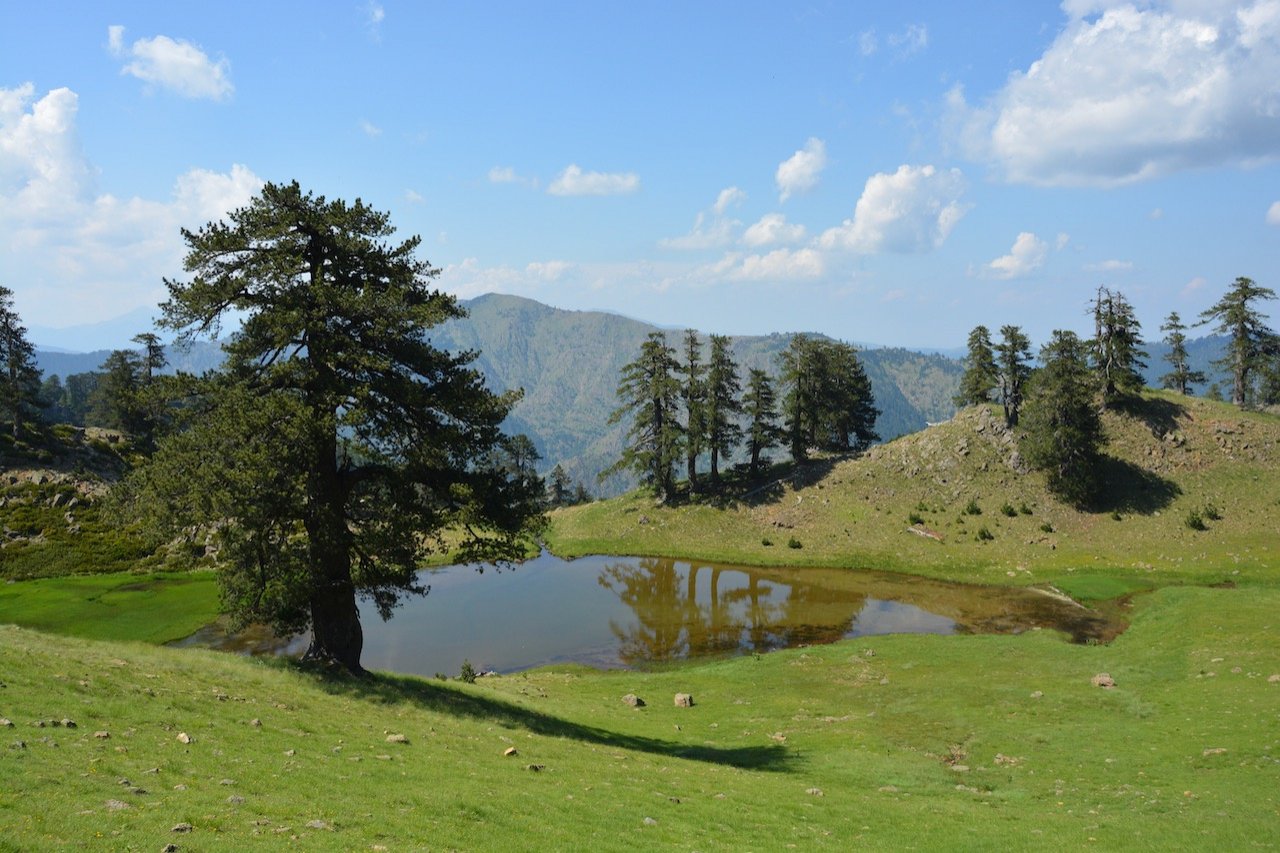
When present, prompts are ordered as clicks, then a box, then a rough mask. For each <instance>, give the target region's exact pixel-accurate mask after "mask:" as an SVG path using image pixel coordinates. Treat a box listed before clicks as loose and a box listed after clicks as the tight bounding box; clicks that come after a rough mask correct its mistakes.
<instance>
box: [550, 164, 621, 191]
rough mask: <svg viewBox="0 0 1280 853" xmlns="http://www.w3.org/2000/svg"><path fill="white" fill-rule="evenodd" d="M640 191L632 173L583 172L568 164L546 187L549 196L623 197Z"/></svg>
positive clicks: (578, 167)
mask: <svg viewBox="0 0 1280 853" xmlns="http://www.w3.org/2000/svg"><path fill="white" fill-rule="evenodd" d="M638 189H640V176H639V175H637V174H635V173H634V172H584V171H583V170H582V168H581V167H580V166H578V164H576V163H570V164H569V165H568V166H566V167H565V169H564V171H563V172H561V173H560V174H559V175H557V176H556V179H555V180H554V181H552V182H551V184H550V185H549V186H548V187H547V192H549V193H550V194H551V195H566V196H567V195H624V194H626V193H633V192H635V191H636V190H638Z"/></svg>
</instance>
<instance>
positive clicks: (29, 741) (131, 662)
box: [0, 588, 1280, 850]
mask: <svg viewBox="0 0 1280 853" xmlns="http://www.w3.org/2000/svg"><path fill="white" fill-rule="evenodd" d="M1278 612H1280V592H1278V591H1276V590H1269V589H1261V590H1238V589H1235V590H1233V589H1204V588H1172V589H1163V590H1158V591H1156V592H1154V593H1152V594H1151V595H1150V596H1146V597H1144V599H1143V604H1142V606H1141V607H1140V609H1139V613H1138V616H1137V618H1136V619H1135V621H1134V624H1133V626H1132V628H1131V629H1130V630H1129V631H1128V632H1127V633H1125V634H1124V635H1122V636H1121V637H1120V638H1119V639H1118V640H1117V641H1116V642H1115V643H1113V644H1112V645H1110V646H1103V647H1090V646H1075V645H1070V644H1067V643H1065V642H1063V641H1062V640H1061V639H1060V638H1059V637H1057V636H1056V635H1053V634H1051V633H1049V632H1031V633H1028V634H1025V635H1022V636H1018V637H1009V636H969V637H965V636H957V637H936V636H895V637H877V638H861V639H857V640H851V641H846V642H843V643H839V644H836V645H832V646H824V647H815V648H809V649H803V650H794V651H789V652H778V653H771V654H768V655H764V656H761V657H742V658H737V659H733V660H729V661H721V662H716V663H710V664H701V665H692V666H687V667H683V668H679V669H676V670H670V671H661V672H654V673H646V674H638V673H630V672H594V671H590V670H586V669H583V668H578V667H574V668H560V669H549V670H542V671H535V672H531V673H526V674H522V675H514V676H504V677H500V678H482V679H479V680H478V681H477V683H476V684H474V685H465V684H461V683H458V682H456V681H450V682H448V683H443V682H439V681H429V680H422V679H417V678H410V677H398V676H387V675H381V676H377V677H375V678H373V679H369V680H354V679H349V678H344V677H331V676H326V675H324V674H322V673H316V672H312V671H308V670H303V669H298V668H297V667H295V666H293V665H287V664H284V663H281V662H278V661H258V660H252V659H246V658H239V657H235V656H231V655H219V654H214V653H209V652H201V651H196V650H172V649H160V648H153V647H147V646H141V645H130V644H119V643H98V642H90V641H85V640H78V639H71V638H65V637H54V636H49V635H43V634H38V633H33V632H28V631H25V630H20V629H16V628H0V683H2V685H3V686H0V716H4V717H7V718H9V719H10V720H12V721H13V722H14V723H15V724H16V727H15V728H13V729H0V740H2V743H0V771H2V772H3V773H4V779H5V784H4V785H3V786H0V838H3V839H4V840H5V844H6V845H9V846H11V847H12V848H14V849H22V850H43V849H56V848H64V847H72V846H77V847H81V846H82V847H84V848H86V849H91V850H95V849H96V850H121V849H160V848H161V847H163V846H164V845H165V844H166V843H169V842H174V843H177V844H179V845H180V847H181V848H182V849H193V850H195V849H202V850H244V849H277V848H279V847H280V846H281V844H282V843H288V842H290V841H293V840H294V839H295V838H296V839H297V841H298V843H300V844H302V845H304V846H305V847H306V848H307V849H326V850H330V849H331V850H344V849H371V848H373V847H374V846H375V845H381V846H383V847H386V848H387V849H420V848H429V849H496V850H503V849H509V850H529V849H566V848H569V847H574V848H583V849H592V850H596V849H601V850H629V849H658V848H679V849H686V850H687V849H699V850H715V849H723V850H741V849H786V848H787V847H788V846H791V845H794V846H796V847H797V848H799V849H831V850H847V849H850V848H851V847H857V848H869V849H911V848H916V849H965V850H1008V849H1064V848H1081V847H1091V846H1092V847H1097V848H1098V849H1108V850H1113V849H1143V850H1154V849H1188V848H1194V847H1201V846H1206V845H1212V846H1214V847H1216V848H1218V849H1253V848H1257V847H1266V846H1268V845H1271V844H1273V843H1274V839H1275V834H1274V832H1275V822H1276V814H1277V809H1278V808H1280V788H1278V787H1277V786H1276V784H1275V780H1276V772H1277V771H1276V767H1277V763H1278V762H1280V738H1278V737H1277V735H1276V729H1275V720H1276V718H1277V715H1278V714H1280V683H1272V682H1270V681H1269V678H1268V677H1269V676H1270V675H1272V674H1275V673H1278V672H1280V649H1277V647H1276V646H1275V644H1274V643H1272V642H1269V641H1268V639H1267V638H1269V637H1272V636H1274V635H1275V631H1276V628H1277V627H1278V626H1277V622H1276V618H1277V617H1276V614H1277V613H1278ZM1103 671H1106V672H1109V673H1110V674H1111V675H1112V676H1113V677H1114V678H1115V680H1116V682H1117V687H1116V688H1115V689H1113V690H1102V689H1099V688H1097V687H1093V686H1091V684H1090V678H1091V677H1092V676H1093V675H1094V674H1096V673H1098V672H1103ZM676 692H689V693H692V694H693V696H694V700H695V702H696V704H695V705H694V707H693V708H688V709H681V708H675V707H673V705H672V701H671V697H672V695H673V694H674V693H676ZM626 693H636V694H638V695H639V696H641V697H642V698H644V699H645V700H646V701H647V702H648V706H647V707H645V708H643V709H639V710H637V709H632V708H629V707H627V706H626V705H624V704H623V703H622V701H621V697H622V696H623V695H624V694H626ZM63 718H70V719H72V720H74V721H75V722H76V723H77V727H76V728H74V729H68V728H62V727H57V728H54V727H46V728H36V727H33V726H32V723H33V722H35V721H38V720H59V721H60V720H62V719H63ZM254 720H258V721H260V723H261V725H254V723H253V721H254ZM99 731H101V732H106V733H109V734H110V737H109V738H99V737H95V733H96V732H99ZM179 733H186V734H187V735H188V736H189V738H190V741H191V742H190V743H189V744H184V743H181V742H180V741H179V740H178V735H179ZM392 734H403V735H404V736H405V737H406V738H407V739H408V743H407V744H399V743H389V742H388V741H387V736H388V735H392ZM17 741H23V742H24V743H25V747H24V748H15V747H13V746H12V744H14V743H15V742H17ZM511 747H514V748H515V749H516V750H517V752H518V754H517V755H515V756H511V757H504V755H503V752H504V750H506V749H508V748H511ZM530 766H538V767H540V768H541V769H540V770H537V771H535V770H531V769H528V768H529V767H530ZM646 818H648V819H649V821H646ZM312 821H322V822H323V823H322V824H317V825H316V826H317V827H319V828H313V827H309V826H308V824H309V822H312ZM181 822H185V823H189V824H191V825H192V827H193V829H192V831H191V833H190V834H184V835H178V834H175V833H172V832H171V828H172V827H173V826H175V825H176V824H178V823H181Z"/></svg>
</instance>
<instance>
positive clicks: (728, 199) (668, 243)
mask: <svg viewBox="0 0 1280 853" xmlns="http://www.w3.org/2000/svg"><path fill="white" fill-rule="evenodd" d="M746 197H747V194H746V193H744V192H743V191H742V190H740V189H738V188H737V187H726V188H725V189H723V190H721V191H720V194H719V195H718V196H716V201H715V204H713V205H712V206H711V208H710V210H702V211H699V212H698V215H697V217H696V218H695V219H694V221H693V229H692V230H691V231H690V232H689V233H688V234H682V235H681V236H679V237H664V238H663V239H661V240H659V241H658V245H659V246H661V247H662V248H664V249H681V250H698V249H715V248H718V247H721V246H727V245H729V244H730V243H731V242H733V232H734V230H735V229H736V228H737V227H738V226H739V225H741V224H742V223H741V222H739V221H738V220H736V219H732V218H730V217H729V216H727V213H728V211H729V208H731V207H736V206H737V205H739V204H741V203H742V200H743V199H745V198H746Z"/></svg>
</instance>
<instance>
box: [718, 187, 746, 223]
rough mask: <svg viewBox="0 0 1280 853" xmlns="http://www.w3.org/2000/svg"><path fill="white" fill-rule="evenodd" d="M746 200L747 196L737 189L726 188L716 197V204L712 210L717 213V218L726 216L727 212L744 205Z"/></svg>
mask: <svg viewBox="0 0 1280 853" xmlns="http://www.w3.org/2000/svg"><path fill="white" fill-rule="evenodd" d="M746 198H747V194H746V193H745V192H743V191H742V190H740V189H738V188H737V187H725V188H724V189H722V190H720V195H718V196H716V203H715V206H714V207H712V210H714V211H715V212H716V216H724V214H725V211H727V210H728V209H729V208H730V207H737V206H738V205H740V204H742V202H744V201H746Z"/></svg>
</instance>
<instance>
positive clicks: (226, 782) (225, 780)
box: [218, 779, 236, 785]
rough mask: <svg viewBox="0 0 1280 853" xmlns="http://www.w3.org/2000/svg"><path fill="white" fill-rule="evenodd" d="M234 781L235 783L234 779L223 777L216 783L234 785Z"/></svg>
mask: <svg viewBox="0 0 1280 853" xmlns="http://www.w3.org/2000/svg"><path fill="white" fill-rule="evenodd" d="M235 783H236V782H235V780H234V779H223V780H222V781H221V782H219V783H218V784H219V785H234V784H235Z"/></svg>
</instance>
